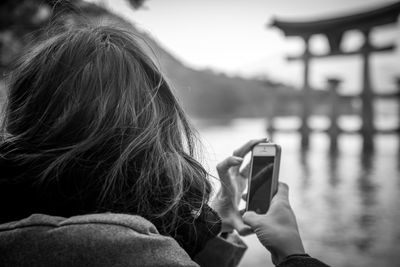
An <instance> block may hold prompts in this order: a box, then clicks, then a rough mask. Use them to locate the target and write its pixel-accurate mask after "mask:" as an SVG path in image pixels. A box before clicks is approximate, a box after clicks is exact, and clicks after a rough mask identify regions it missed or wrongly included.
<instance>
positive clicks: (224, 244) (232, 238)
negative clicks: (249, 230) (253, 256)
mask: <svg viewBox="0 0 400 267" xmlns="http://www.w3.org/2000/svg"><path fill="white" fill-rule="evenodd" d="M246 249H247V246H246V244H245V243H243V241H242V240H241V239H240V238H239V237H238V236H237V235H236V234H229V235H228V236H227V238H226V239H224V238H220V237H216V238H214V239H211V240H210V241H208V243H207V245H206V247H205V248H204V249H203V250H202V251H201V252H200V253H198V254H197V255H196V257H195V258H194V260H195V261H196V262H197V263H198V264H200V266H209V267H232V266H237V265H238V264H239V262H240V260H241V259H242V257H243V255H244V253H245V252H246Z"/></svg>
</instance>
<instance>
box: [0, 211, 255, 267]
mask: <svg viewBox="0 0 400 267" xmlns="http://www.w3.org/2000/svg"><path fill="white" fill-rule="evenodd" d="M228 240H229V241H228ZM228 240H225V239H222V238H219V237H216V238H214V239H211V240H210V241H209V242H208V243H207V245H206V247H205V248H204V249H203V250H202V251H201V252H200V253H198V254H197V255H196V257H195V259H193V260H192V259H191V258H190V257H189V256H188V254H187V253H186V252H185V251H184V250H183V249H182V248H181V247H180V246H179V245H178V243H177V242H176V241H175V240H174V239H173V238H171V237H167V236H163V235H160V234H159V233H158V231H157V229H156V228H155V226H154V225H153V224H152V223H150V222H149V221H147V220H146V219H144V218H142V217H140V216H133V215H126V214H115V213H103V214H90V215H83V216H74V217H71V218H63V217H55V216H48V215H43V214H33V215H31V216H30V217H28V218H26V219H23V220H20V221H15V222H9V223H5V224H2V225H0V266H15V267H36V266H57V267H64V266H76V267H80V266H82V267H83V266H85V267H87V266H99V267H103V266H104V267H106V266H107V267H111V266H112V267H114V266H115V267H117V266H126V267H127V266H199V265H200V266H221V267H223V266H237V265H238V264H239V261H240V259H241V258H242V256H243V254H244V252H245V250H246V248H247V247H246V245H245V244H244V243H243V242H242V241H241V239H240V238H239V237H238V236H235V235H232V236H230V237H229V238H228Z"/></svg>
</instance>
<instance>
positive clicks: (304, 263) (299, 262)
mask: <svg viewBox="0 0 400 267" xmlns="http://www.w3.org/2000/svg"><path fill="white" fill-rule="evenodd" d="M276 267H329V266H328V265H326V264H325V263H323V262H321V261H319V260H317V259H315V258H312V257H310V256H308V255H307V256H296V255H292V256H289V257H287V258H286V259H285V260H284V261H283V262H281V263H280V264H278V265H277V266H276Z"/></svg>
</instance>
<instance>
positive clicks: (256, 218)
mask: <svg viewBox="0 0 400 267" xmlns="http://www.w3.org/2000/svg"><path fill="white" fill-rule="evenodd" d="M260 216H262V215H258V214H257V213H255V212H254V211H247V212H245V213H244V214H243V221H244V223H245V224H247V225H250V226H251V227H252V228H254V227H256V226H257V225H258V224H259V222H260V219H261V218H260Z"/></svg>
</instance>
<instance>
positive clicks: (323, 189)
mask: <svg viewBox="0 0 400 267" xmlns="http://www.w3.org/2000/svg"><path fill="white" fill-rule="evenodd" d="M282 123H283V122H282ZM265 126H266V125H265V122H264V121H263V120H259V119H256V120H255V119H251V120H249V119H244V120H235V121H233V122H232V123H231V124H227V125H223V126H206V127H200V134H201V137H202V139H203V142H204V144H205V147H206V152H208V153H206V155H208V156H207V158H206V161H207V163H208V165H209V166H211V167H212V166H215V164H216V162H218V161H220V160H222V159H224V158H225V157H226V156H228V155H229V154H231V152H232V151H233V150H234V149H235V148H236V147H237V146H239V145H240V144H242V143H244V142H245V141H247V140H248V139H253V138H257V137H262V136H264V135H265ZM274 141H275V142H276V143H279V144H280V145H281V146H282V161H281V172H280V173H281V174H280V179H281V180H282V181H284V182H286V183H288V184H289V187H290V201H291V203H292V206H293V209H294V211H295V213H296V215H297V219H298V224H299V228H300V232H301V234H302V237H303V240H304V245H305V247H306V250H307V252H308V253H309V254H311V255H313V256H315V257H317V258H320V259H321V260H323V261H326V262H327V263H329V264H330V265H332V266H398V264H399V263H400V223H399V222H400V209H399V207H400V198H399V193H400V165H399V159H398V156H399V152H400V150H399V148H398V146H399V144H398V138H397V137H396V136H390V135H385V136H377V137H376V138H375V142H376V147H377V149H376V152H375V153H374V154H373V155H363V154H362V149H361V145H362V140H361V138H360V137H359V136H351V135H343V136H341V137H340V140H339V151H338V152H337V153H336V154H330V153H329V139H328V138H327V136H326V135H324V134H322V133H320V134H313V136H312V139H311V147H310V149H309V150H308V151H301V150H300V148H299V144H300V136H299V135H298V134H296V133H293V134H283V133H281V134H280V133H276V134H275V136H274ZM210 170H211V171H212V169H211V168H210ZM212 172H213V173H214V174H215V172H214V171H212ZM245 239H246V242H247V243H248V245H249V250H248V252H247V253H246V255H245V258H244V259H243V261H242V265H241V266H273V265H272V263H271V262H270V259H269V254H268V252H266V250H265V249H264V248H263V247H262V246H261V245H260V244H259V243H258V242H257V240H256V238H255V236H249V237H246V238H245Z"/></svg>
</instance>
